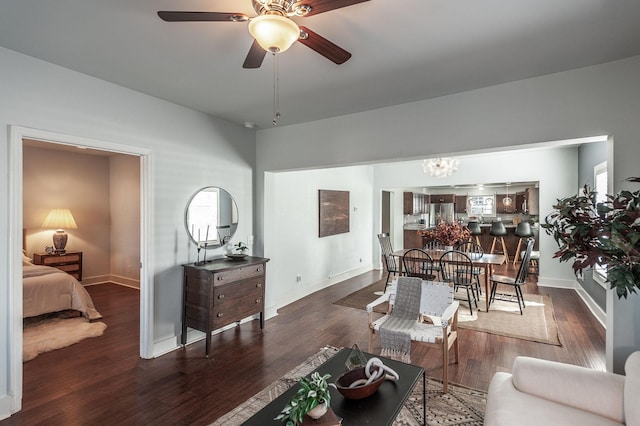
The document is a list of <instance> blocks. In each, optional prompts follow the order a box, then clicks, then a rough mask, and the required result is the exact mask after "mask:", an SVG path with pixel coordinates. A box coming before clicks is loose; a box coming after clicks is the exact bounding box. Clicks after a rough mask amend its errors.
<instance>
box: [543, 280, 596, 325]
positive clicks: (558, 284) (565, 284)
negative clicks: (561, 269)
mask: <svg viewBox="0 0 640 426" xmlns="http://www.w3.org/2000/svg"><path fill="white" fill-rule="evenodd" d="M538 287H553V288H566V289H569V290H573V291H575V292H576V293H577V294H578V296H579V297H580V298H581V299H582V301H583V302H584V304H585V305H587V308H588V309H589V311H591V314H592V315H593V316H594V318H595V319H596V320H597V321H598V322H599V323H600V324H601V325H602V327H604V328H605V329H606V328H607V326H606V324H607V314H606V312H605V311H603V310H602V308H600V306H598V304H597V303H596V302H595V301H594V300H593V298H592V297H591V296H590V295H589V293H587V292H586V291H585V290H584V288H582V286H581V285H580V284H579V283H578V281H576V280H560V279H555V278H551V279H549V278H542V277H538Z"/></svg>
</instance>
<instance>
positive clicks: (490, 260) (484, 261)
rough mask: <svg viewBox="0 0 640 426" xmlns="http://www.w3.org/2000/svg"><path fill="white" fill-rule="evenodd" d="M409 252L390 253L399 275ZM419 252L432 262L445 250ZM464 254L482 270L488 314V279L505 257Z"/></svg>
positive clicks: (499, 255) (406, 250)
mask: <svg viewBox="0 0 640 426" xmlns="http://www.w3.org/2000/svg"><path fill="white" fill-rule="evenodd" d="M409 250H412V249H411V248H407V249H402V250H396V251H394V252H393V253H391V256H394V257H397V258H398V260H399V262H398V264H399V267H398V270H399V273H398V274H399V275H403V272H402V270H403V264H402V258H403V257H404V255H405V253H407V252H408V251H409ZM420 250H423V251H425V252H426V253H428V254H429V256H431V257H432V258H433V261H434V262H437V261H439V260H440V258H441V257H442V255H443V254H444V253H445V252H446V250H442V249H423V248H420ZM466 254H467V255H468V256H469V258H471V262H472V263H473V266H474V267H478V268H482V269H483V270H484V297H485V302H486V303H485V307H486V308H485V312H489V303H490V300H489V299H490V294H489V277H490V276H491V275H493V267H494V266H499V265H503V264H504V263H505V262H506V261H507V257H506V256H505V255H503V254H492V253H483V254H482V256H479V255H478V254H477V253H466ZM443 260H444V261H445V262H446V261H447V258H444V259H443Z"/></svg>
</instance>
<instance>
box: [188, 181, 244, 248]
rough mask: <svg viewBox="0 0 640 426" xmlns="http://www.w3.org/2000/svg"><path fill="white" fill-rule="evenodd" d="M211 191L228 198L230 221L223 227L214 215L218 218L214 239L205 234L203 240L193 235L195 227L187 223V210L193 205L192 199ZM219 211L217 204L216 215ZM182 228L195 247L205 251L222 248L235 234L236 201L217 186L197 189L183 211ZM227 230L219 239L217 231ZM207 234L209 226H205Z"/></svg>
mask: <svg viewBox="0 0 640 426" xmlns="http://www.w3.org/2000/svg"><path fill="white" fill-rule="evenodd" d="M211 190H217V191H218V192H219V194H221V196H223V195H224V194H226V195H227V196H228V197H229V200H230V201H231V203H230V204H231V212H230V213H231V220H230V223H229V224H225V225H220V222H219V214H216V216H217V217H218V225H216V231H215V235H214V238H208V235H206V234H205V236H204V239H202V238H200V237H197V238H196V235H194V234H195V227H194V224H193V223H189V209H190V208H191V204H192V203H193V201H194V199H195V198H196V197H197V196H198V195H199V194H201V193H202V192H210V191H211ZM219 211H220V204H219V203H218V213H219ZM184 227H185V230H186V231H187V235H188V236H189V238H190V239H191V241H192V242H193V243H195V244H196V246H198V247H202V248H206V249H211V248H219V247H222V246H224V245H225V244H227V243H228V242H229V241H231V239H232V238H233V236H234V234H235V233H236V230H237V229H238V205H237V203H236V200H235V199H234V198H233V196H232V195H231V193H229V191H227V190H226V189H224V188H221V187H219V186H205V187H202V188H200V189H198V190H197V191H196V192H194V193H193V194H192V195H191V197H189V201H187V205H186V207H185V209H184ZM227 228H228V229H229V233H228V234H227V235H225V236H224V237H221V234H220V232H218V230H219V229H227ZM207 233H209V225H207ZM198 234H200V227H199V228H198Z"/></svg>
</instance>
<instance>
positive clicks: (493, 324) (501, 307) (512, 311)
mask: <svg viewBox="0 0 640 426" xmlns="http://www.w3.org/2000/svg"><path fill="white" fill-rule="evenodd" d="M384 285H385V281H384V280H381V281H378V282H376V283H373V284H371V285H369V286H367V287H364V288H362V289H360V290H357V291H355V292H353V293H351V294H349V295H347V296H345V297H343V298H341V299H339V300H336V301H335V302H334V304H336V305H341V306H348V307H351V308H356V309H362V310H365V309H366V306H367V304H368V303H371V302H373V301H374V300H375V299H376V298H378V296H377V295H376V294H375V292H380V291H382V290H384ZM483 291H484V288H483ZM507 296H508V297H507V298H508V299H510V300H514V301H513V302H511V301H507V300H506V299H507V298H504V299H505V300H496V301H495V302H494V303H492V304H491V307H490V309H489V312H485V306H486V304H485V295H484V293H483V294H482V295H481V296H480V301H479V302H478V308H479V309H476V308H475V305H474V309H473V315H470V314H469V305H468V303H467V294H466V290H464V289H458V291H457V292H456V296H455V297H456V300H458V301H459V302H460V310H459V314H458V323H459V327H460V328H466V329H469V330H476V331H481V332H484V333H490V334H496V335H499V336H506V337H513V338H516V339H523V340H529V341H532V342H539V343H545V344H549V345H556V346H562V343H561V342H560V336H559V331H558V324H557V321H556V317H555V314H554V312H553V303H552V302H551V297H549V296H547V295H542V296H541V295H535V294H525V295H524V299H525V306H526V308H525V309H524V313H523V315H520V311H519V310H518V304H517V303H516V302H515V294H514V295H510V294H509V295H507ZM387 309H388V304H387V303H383V304H381V305H378V306H377V307H375V308H374V312H378V313H382V314H383V313H386V312H387Z"/></svg>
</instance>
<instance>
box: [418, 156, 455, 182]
mask: <svg viewBox="0 0 640 426" xmlns="http://www.w3.org/2000/svg"><path fill="white" fill-rule="evenodd" d="M458 164H460V161H458V160H456V159H455V158H431V159H429V160H424V161H423V162H422V170H423V171H424V172H425V173H428V174H429V175H431V176H432V177H435V178H443V177H447V176H451V174H452V173H453V172H455V171H456V170H458Z"/></svg>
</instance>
